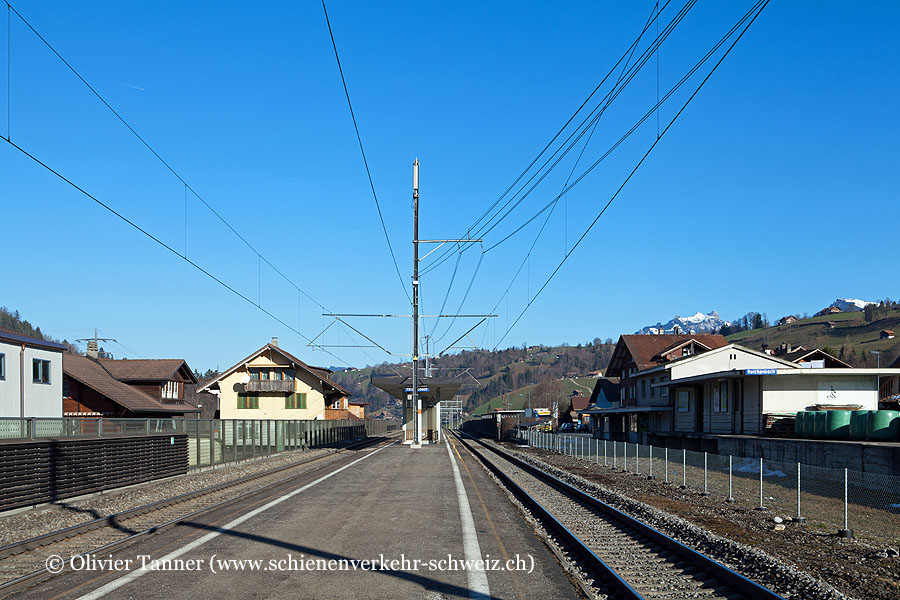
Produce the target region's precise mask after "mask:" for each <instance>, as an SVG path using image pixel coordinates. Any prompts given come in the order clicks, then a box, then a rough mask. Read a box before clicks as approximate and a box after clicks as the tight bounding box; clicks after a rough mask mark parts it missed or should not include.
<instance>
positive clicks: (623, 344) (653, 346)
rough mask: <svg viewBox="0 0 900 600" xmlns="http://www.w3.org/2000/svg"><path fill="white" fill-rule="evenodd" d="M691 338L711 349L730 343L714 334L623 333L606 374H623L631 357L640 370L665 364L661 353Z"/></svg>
mask: <svg viewBox="0 0 900 600" xmlns="http://www.w3.org/2000/svg"><path fill="white" fill-rule="evenodd" d="M690 340H694V341H696V342H698V343H700V344H701V345H703V346H704V347H706V348H708V349H710V350H712V349H715V348H721V347H722V346H727V345H728V340H726V339H725V337H724V336H721V335H714V334H680V333H679V334H673V333H666V334H661V335H640V334H634V335H622V336H619V341H618V342H617V343H616V348H615V350H613V355H612V358H611V359H610V362H609V367H607V369H606V374H607V375H611V376H621V375H622V372H623V371H624V370H625V367H626V365H627V364H628V362H629V360H628V359H629V357H631V359H632V360H633V361H634V363H635V365H636V366H637V368H638V370H640V371H643V370H644V369H649V368H650V367H655V366H657V365H660V364H663V362H664V361H662V360H660V355H661V354H663V353H664V351H666V350H672V349H673V348H676V347H677V346H679V345H681V344H683V343H684V342H688V341H690Z"/></svg>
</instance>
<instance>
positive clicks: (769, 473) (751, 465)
mask: <svg viewBox="0 0 900 600" xmlns="http://www.w3.org/2000/svg"><path fill="white" fill-rule="evenodd" d="M732 469H734V470H735V471H738V472H740V473H753V474H754V475H759V459H757V458H745V459H743V460H741V461H739V462H737V463H735V464H734V465H733V466H732ZM763 477H787V475H785V474H784V471H776V470H773V469H767V468H766V465H765V461H763Z"/></svg>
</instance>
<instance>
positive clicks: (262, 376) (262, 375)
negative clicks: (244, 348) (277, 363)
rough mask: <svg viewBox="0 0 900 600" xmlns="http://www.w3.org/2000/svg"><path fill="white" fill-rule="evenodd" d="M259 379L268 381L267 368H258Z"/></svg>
mask: <svg viewBox="0 0 900 600" xmlns="http://www.w3.org/2000/svg"><path fill="white" fill-rule="evenodd" d="M259 380H260V381H268V380H269V370H268V369H260V370H259Z"/></svg>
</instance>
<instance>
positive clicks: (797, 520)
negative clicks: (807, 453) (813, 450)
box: [794, 462, 806, 523]
mask: <svg viewBox="0 0 900 600" xmlns="http://www.w3.org/2000/svg"><path fill="white" fill-rule="evenodd" d="M794 521H795V522H797V523H806V517H802V516H800V463H799V462H798V463H797V516H796V517H794Z"/></svg>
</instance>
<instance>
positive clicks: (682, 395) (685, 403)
mask: <svg viewBox="0 0 900 600" xmlns="http://www.w3.org/2000/svg"><path fill="white" fill-rule="evenodd" d="M689 410H691V393H690V392H689V391H687V390H682V391H680V392H678V412H688V411H689Z"/></svg>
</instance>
